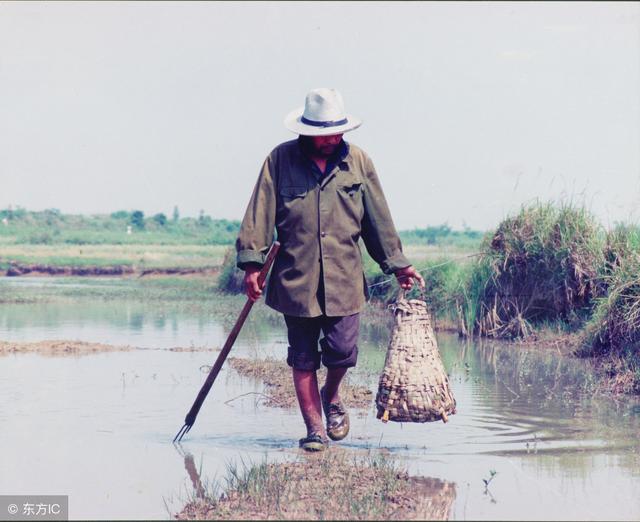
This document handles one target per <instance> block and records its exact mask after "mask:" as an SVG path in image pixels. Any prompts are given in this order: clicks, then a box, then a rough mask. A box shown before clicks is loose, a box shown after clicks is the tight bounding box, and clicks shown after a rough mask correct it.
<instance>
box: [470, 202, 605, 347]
mask: <svg viewBox="0 0 640 522" xmlns="http://www.w3.org/2000/svg"><path fill="white" fill-rule="evenodd" d="M604 243H605V241H604V233H603V231H602V229H601V227H600V226H599V225H598V224H597V223H596V221H595V220H594V218H593V217H592V216H591V214H590V213H589V212H588V211H587V210H586V209H584V208H580V207H575V206H572V205H570V204H564V205H560V206H557V205H554V204H552V203H546V204H540V203H537V204H534V205H530V206H527V207H523V208H522V209H521V210H520V212H519V213H518V214H517V215H515V216H513V217H509V218H507V219H505V220H504V221H502V223H500V225H499V226H498V228H497V229H496V231H495V233H494V234H493V235H489V236H487V237H486V238H485V240H484V243H483V248H482V249H483V255H482V256H481V257H480V259H479V261H478V263H477V264H476V266H475V267H474V270H473V273H472V274H471V275H470V278H469V281H468V283H467V287H466V288H465V290H464V292H463V294H464V301H463V302H464V306H463V308H464V312H465V314H466V315H465V321H466V323H467V325H468V326H469V327H470V328H469V330H470V331H473V332H475V333H479V334H481V335H486V336H489V337H500V338H516V337H527V336H528V335H530V334H531V333H532V331H533V327H534V326H535V325H537V324H541V323H548V322H550V321H563V322H565V323H569V324H571V325H574V326H578V325H579V324H581V322H583V321H584V318H585V316H586V315H588V313H589V311H590V310H591V308H592V305H593V300H594V298H595V297H598V296H599V295H602V294H603V290H604V288H603V286H602V284H601V283H600V279H599V278H600V276H601V275H602V272H603V269H604V261H605V260H604ZM471 327H472V328H471Z"/></svg>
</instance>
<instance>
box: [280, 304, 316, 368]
mask: <svg viewBox="0 0 640 522" xmlns="http://www.w3.org/2000/svg"><path fill="white" fill-rule="evenodd" d="M284 321H285V323H287V338H288V339H289V348H288V350H287V364H288V365H289V366H291V367H292V368H294V369H296V370H306V371H311V370H317V369H318V368H320V351H319V350H318V338H319V337H320V328H321V326H322V317H294V316H292V315H286V314H285V316H284Z"/></svg>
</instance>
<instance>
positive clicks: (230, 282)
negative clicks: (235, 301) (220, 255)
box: [218, 248, 244, 294]
mask: <svg viewBox="0 0 640 522" xmlns="http://www.w3.org/2000/svg"><path fill="white" fill-rule="evenodd" d="M243 281H244V271H243V270H240V269H239V268H238V267H237V266H236V251H235V249H233V248H228V249H227V250H226V251H225V254H224V259H223V261H222V269H221V270H220V275H219V276H218V290H220V291H221V292H224V293H226V294H241V293H243V291H244V285H243Z"/></svg>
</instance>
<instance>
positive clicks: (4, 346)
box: [0, 340, 220, 369]
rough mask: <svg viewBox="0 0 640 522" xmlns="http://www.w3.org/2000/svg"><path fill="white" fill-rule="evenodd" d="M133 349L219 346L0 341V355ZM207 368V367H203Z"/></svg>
mask: <svg viewBox="0 0 640 522" xmlns="http://www.w3.org/2000/svg"><path fill="white" fill-rule="evenodd" d="M134 350H139V351H149V350H165V351H168V352H211V353H214V352H219V351H220V349H219V348H209V347H206V346H174V347H171V348H140V347H137V346H129V345H112V344H104V343H91V342H85V341H73V340H62V341H60V340H45V341H33V342H22V341H0V356H2V355H9V354H28V353H35V354H39V355H50V356H54V357H59V356H65V355H91V354H96V353H106V352H130V351H134ZM204 369H207V367H204Z"/></svg>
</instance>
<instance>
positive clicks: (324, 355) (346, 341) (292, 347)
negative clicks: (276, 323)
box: [284, 313, 360, 371]
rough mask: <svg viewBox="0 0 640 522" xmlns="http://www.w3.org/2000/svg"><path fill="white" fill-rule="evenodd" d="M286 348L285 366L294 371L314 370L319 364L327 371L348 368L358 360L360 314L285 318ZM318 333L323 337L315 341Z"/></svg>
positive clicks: (318, 335) (287, 316)
mask: <svg viewBox="0 0 640 522" xmlns="http://www.w3.org/2000/svg"><path fill="white" fill-rule="evenodd" d="M284 320H285V322H286V323H287V336H288V338H289V349H288V354H287V364H288V365H289V366H291V367H292V368H295V369H296V370H307V371H311V370H317V369H318V368H320V361H322V364H324V365H325V366H326V367H327V368H351V367H353V366H355V365H356V360H357V358H358V334H359V331H360V314H359V313H357V314H353V315H347V316H343V317H327V316H326V315H321V316H319V317H294V316H292V315H285V316H284ZM320 331H322V333H323V334H324V337H323V338H322V339H320V349H318V339H319V337H320Z"/></svg>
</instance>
